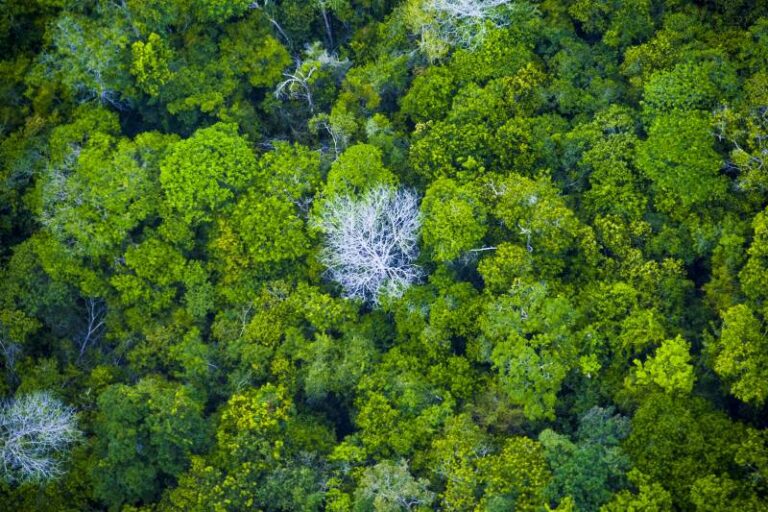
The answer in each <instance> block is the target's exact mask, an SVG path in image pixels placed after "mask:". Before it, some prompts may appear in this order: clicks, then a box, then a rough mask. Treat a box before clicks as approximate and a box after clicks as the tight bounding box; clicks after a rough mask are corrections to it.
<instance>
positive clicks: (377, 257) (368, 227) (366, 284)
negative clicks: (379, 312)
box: [319, 187, 422, 304]
mask: <svg viewBox="0 0 768 512" xmlns="http://www.w3.org/2000/svg"><path fill="white" fill-rule="evenodd" d="M319 227H320V229H322V230H323V231H324V232H325V235H326V237H325V248H324V251H323V253H322V261H323V263H324V264H325V265H326V266H327V267H328V275H329V277H330V278H331V279H332V280H334V281H336V282H338V283H339V284H340V285H341V286H342V288H343V289H344V295H345V296H347V297H350V298H359V299H362V300H365V301H370V302H373V303H374V304H375V303H378V301H379V299H380V298H381V297H382V296H395V297H397V296H400V295H402V293H403V292H404V291H405V289H406V288H408V287H409V286H410V285H411V284H413V283H414V282H416V281H417V280H418V279H420V278H421V275H422V272H421V269H420V268H419V267H418V266H416V265H415V264H414V263H413V262H414V261H415V259H416V257H417V256H418V252H419V250H418V232H419V228H420V227H421V215H420V212H419V203H418V198H417V197H416V194H414V193H413V192H411V191H409V190H404V189H401V190H392V189H390V188H387V187H377V188H375V189H372V190H371V191H369V192H368V193H367V194H366V195H365V196H363V197H362V199H359V200H357V199H354V198H351V197H347V196H345V197H338V198H335V199H333V200H330V201H329V202H328V203H327V204H326V205H325V206H324V210H323V214H322V218H321V219H320V222H319Z"/></svg>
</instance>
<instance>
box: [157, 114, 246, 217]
mask: <svg viewBox="0 0 768 512" xmlns="http://www.w3.org/2000/svg"><path fill="white" fill-rule="evenodd" d="M255 166H256V157H255V156H254V154H253V150H252V149H251V148H250V147H249V145H248V143H247V142H246V141H245V139H243V138H242V137H241V136H239V135H238V133H237V126H236V125H234V124H216V125H214V126H211V127H210V128H204V129H202V130H198V131H197V132H195V134H194V135H193V136H192V137H190V138H188V139H186V140H183V141H179V142H177V143H176V144H174V145H173V147H172V148H170V150H169V153H168V156H167V157H166V158H165V159H163V161H162V163H161V164H160V184H161V185H162V187H163V192H164V193H165V198H166V200H167V202H168V205H169V206H170V207H171V208H173V209H174V210H176V211H178V212H179V213H180V214H181V216H182V217H183V218H184V219H185V220H186V221H187V222H190V221H199V220H208V219H210V215H211V213H212V212H213V211H215V210H217V209H218V208H221V207H222V206H224V204H225V203H227V202H228V201H230V200H232V199H233V198H234V195H235V193H236V192H237V191H239V190H242V189H243V188H244V187H245V186H246V185H247V184H248V182H249V181H250V180H251V179H252V178H253V175H254V173H255Z"/></svg>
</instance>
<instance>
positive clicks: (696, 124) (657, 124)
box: [637, 110, 727, 215]
mask: <svg viewBox="0 0 768 512" xmlns="http://www.w3.org/2000/svg"><path fill="white" fill-rule="evenodd" d="M713 145H714V137H712V135H711V134H710V121H709V119H708V117H707V115H706V114H705V113H703V112H700V111H695V110H694V111H673V112H672V113H669V114H661V115H659V116H658V117H656V118H655V119H654V120H653V122H652V123H651V126H650V128H649V130H648V139H647V140H646V141H644V142H643V143H641V144H640V145H639V146H638V149H637V166H638V167H639V168H640V170H641V171H642V172H643V173H644V174H645V175H646V176H647V177H648V178H649V179H650V180H651V181H652V182H653V188H654V192H655V196H656V197H655V201H656V207H657V208H658V209H659V210H661V211H663V212H665V213H670V214H676V215H681V214H684V213H686V212H687V211H689V210H690V209H691V208H692V207H696V206H701V205H702V204H703V203H706V202H707V201H714V200H718V199H722V198H723V197H724V195H725V193H726V189H727V182H726V181H725V178H724V177H723V176H721V175H720V166H721V163H722V162H721V159H720V156H719V155H718V154H717V152H716V151H715V150H714V148H713Z"/></svg>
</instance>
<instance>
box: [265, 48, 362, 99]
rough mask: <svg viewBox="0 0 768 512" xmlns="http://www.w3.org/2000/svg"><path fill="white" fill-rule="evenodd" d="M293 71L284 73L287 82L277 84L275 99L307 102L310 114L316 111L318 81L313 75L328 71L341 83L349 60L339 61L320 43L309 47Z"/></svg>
mask: <svg viewBox="0 0 768 512" xmlns="http://www.w3.org/2000/svg"><path fill="white" fill-rule="evenodd" d="M295 64H296V65H295V67H294V70H293V71H287V72H285V73H283V76H284V77H285V80H283V81H282V82H280V83H279V84H277V87H276V88H275V97H276V98H277V99H280V100H287V99H288V100H300V101H305V102H306V103H307V106H308V107H309V111H310V112H314V111H315V103H314V101H313V96H312V87H313V84H314V83H315V81H316V77H313V75H315V74H317V73H318V72H319V71H321V70H322V71H327V72H329V73H330V75H331V76H332V77H333V79H334V80H336V82H337V83H341V79H342V77H343V76H344V74H345V73H346V72H347V70H348V69H349V67H350V65H351V63H350V61H349V60H348V59H339V58H338V56H337V55H336V54H334V53H329V52H328V50H326V49H324V48H323V47H322V46H321V45H320V44H319V43H315V44H311V45H308V46H307V48H306V49H305V50H304V57H303V58H298V57H297V58H296V61H295Z"/></svg>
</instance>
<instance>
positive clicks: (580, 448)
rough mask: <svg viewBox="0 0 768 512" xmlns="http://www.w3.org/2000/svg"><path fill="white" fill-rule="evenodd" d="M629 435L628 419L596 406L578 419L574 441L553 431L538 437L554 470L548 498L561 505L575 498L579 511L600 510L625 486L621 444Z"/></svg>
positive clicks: (625, 461)
mask: <svg viewBox="0 0 768 512" xmlns="http://www.w3.org/2000/svg"><path fill="white" fill-rule="evenodd" d="M628 434H629V419H628V418H626V417H624V416H621V415H618V414H615V415H614V414H613V409H611V408H607V409H604V408H602V407H593V408H591V409H590V410H589V411H587V412H586V413H585V414H583V415H582V416H581V418H579V429H578V431H577V432H576V435H575V439H574V440H573V441H572V440H571V439H569V438H568V437H567V436H565V435H562V434H558V433H556V432H554V431H552V430H550V429H546V430H544V431H543V432H542V433H541V434H539V441H540V442H541V444H542V446H543V447H544V454H545V457H546V459H547V462H549V466H550V468H551V469H552V480H551V481H550V483H549V485H548V486H547V496H548V497H549V498H550V499H551V500H553V501H555V502H560V501H561V500H562V499H564V498H565V497H567V496H570V497H572V498H573V500H574V502H575V504H576V507H577V510H580V511H585V512H588V511H595V512H596V511H597V510H598V509H599V508H600V506H601V505H602V504H603V503H605V502H607V501H608V500H609V499H610V497H611V494H612V493H613V492H615V491H617V490H619V489H621V488H622V487H624V485H625V483H626V482H625V480H626V479H625V475H624V473H625V471H626V470H627V469H628V468H629V467H630V462H629V458H628V457H627V455H626V454H625V453H624V451H623V450H622V449H621V446H620V445H619V443H620V442H621V441H622V440H623V439H624V438H625V437H626V436H627V435H628Z"/></svg>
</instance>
